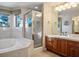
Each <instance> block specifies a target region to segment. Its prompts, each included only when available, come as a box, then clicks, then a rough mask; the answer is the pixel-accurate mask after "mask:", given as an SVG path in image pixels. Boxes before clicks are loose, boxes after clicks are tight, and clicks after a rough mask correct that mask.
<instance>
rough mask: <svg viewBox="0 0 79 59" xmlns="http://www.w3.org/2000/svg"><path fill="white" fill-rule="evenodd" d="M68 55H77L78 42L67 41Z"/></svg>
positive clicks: (78, 55) (78, 51)
mask: <svg viewBox="0 0 79 59" xmlns="http://www.w3.org/2000/svg"><path fill="white" fill-rule="evenodd" d="M68 56H71V57H79V42H74V41H68Z"/></svg>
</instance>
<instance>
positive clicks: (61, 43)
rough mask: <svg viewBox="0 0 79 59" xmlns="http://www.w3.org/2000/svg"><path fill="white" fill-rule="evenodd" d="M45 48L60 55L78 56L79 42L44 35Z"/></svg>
mask: <svg viewBox="0 0 79 59" xmlns="http://www.w3.org/2000/svg"><path fill="white" fill-rule="evenodd" d="M45 41H46V43H45V44H46V48H47V50H50V51H52V52H55V53H57V54H59V55H62V56H71V57H72V56H74V57H75V56H79V42H75V41H70V40H66V39H60V38H48V37H47V36H46V40H45Z"/></svg>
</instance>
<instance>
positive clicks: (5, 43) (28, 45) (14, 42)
mask: <svg viewBox="0 0 79 59" xmlns="http://www.w3.org/2000/svg"><path fill="white" fill-rule="evenodd" d="M32 50H33V41H32V40H30V39H26V38H20V39H15V38H9V39H0V57H30V56H31V54H32Z"/></svg>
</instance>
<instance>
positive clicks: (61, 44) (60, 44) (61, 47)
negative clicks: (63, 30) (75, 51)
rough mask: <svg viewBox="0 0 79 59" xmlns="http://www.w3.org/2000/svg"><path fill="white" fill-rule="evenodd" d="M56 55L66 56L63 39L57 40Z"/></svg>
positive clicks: (65, 42) (65, 45)
mask: <svg viewBox="0 0 79 59" xmlns="http://www.w3.org/2000/svg"><path fill="white" fill-rule="evenodd" d="M58 53H59V54H61V55H63V56H67V41H66V40H64V39H59V40H58Z"/></svg>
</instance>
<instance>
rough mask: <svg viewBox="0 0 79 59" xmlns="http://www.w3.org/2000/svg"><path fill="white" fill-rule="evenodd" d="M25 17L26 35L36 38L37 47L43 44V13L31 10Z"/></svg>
mask: <svg viewBox="0 0 79 59" xmlns="http://www.w3.org/2000/svg"><path fill="white" fill-rule="evenodd" d="M24 17H25V18H24V19H25V20H24V27H25V32H24V37H25V38H28V39H32V40H34V47H35V48H37V47H40V46H42V13H41V12H39V11H34V10H31V11H29V12H27V13H26V14H25V15H24Z"/></svg>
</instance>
